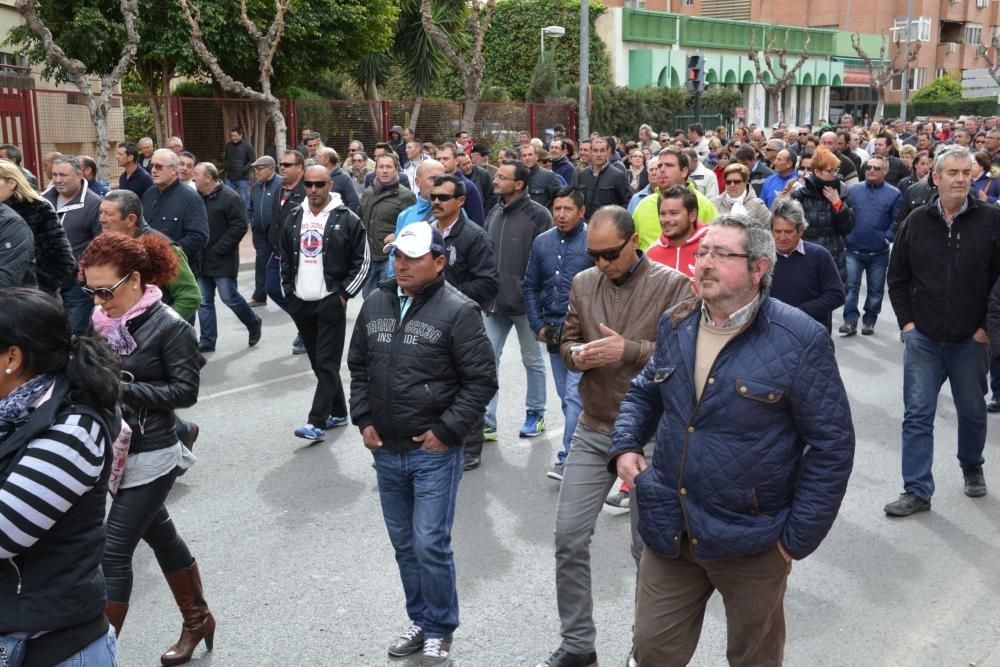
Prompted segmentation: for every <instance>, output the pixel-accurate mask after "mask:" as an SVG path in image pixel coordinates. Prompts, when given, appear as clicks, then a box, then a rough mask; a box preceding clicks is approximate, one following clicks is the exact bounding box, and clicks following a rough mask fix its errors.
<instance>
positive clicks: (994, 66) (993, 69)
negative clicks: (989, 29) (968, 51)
mask: <svg viewBox="0 0 1000 667" xmlns="http://www.w3.org/2000/svg"><path fill="white" fill-rule="evenodd" d="M991 48H992V49H993V55H992V56H991V55H990V49H991ZM998 53H1000V33H997V32H994V33H993V41H992V42H991V45H990V46H986V44H979V45H978V46H977V47H976V55H977V56H979V57H980V58H982V59H983V60H985V61H986V68H987V70H988V71H989V73H990V76H991V77H993V80H994V81H996V82H997V85H998V86H1000V62H997V60H998V59H997V54H998Z"/></svg>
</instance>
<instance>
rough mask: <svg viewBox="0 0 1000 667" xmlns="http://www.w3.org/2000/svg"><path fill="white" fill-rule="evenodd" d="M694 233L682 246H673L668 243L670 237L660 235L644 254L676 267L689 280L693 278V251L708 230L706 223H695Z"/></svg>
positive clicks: (696, 248)
mask: <svg viewBox="0 0 1000 667" xmlns="http://www.w3.org/2000/svg"><path fill="white" fill-rule="evenodd" d="M696 224H697V226H696V227H695V231H694V234H692V235H691V238H689V239H688V240H687V242H686V243H685V244H684V245H682V246H675V245H673V244H672V243H670V239H668V238H667V237H666V236H663V235H662V234H661V235H660V238H658V239H657V240H656V242H655V243H654V244H653V245H651V246H649V248H647V249H646V256H647V257H649V259H650V261H653V262H657V263H659V264H665V265H667V266H669V267H670V268H672V269H677V270H678V271H680V272H681V273H683V274H684V275H686V276H687V277H688V278H691V280H692V281H693V280H694V253H695V251H696V250H698V247H699V246H700V245H701V239H702V237H703V236H705V232H707V231H708V227H707V226H706V225H703V224H701V223H700V222H698V223H696Z"/></svg>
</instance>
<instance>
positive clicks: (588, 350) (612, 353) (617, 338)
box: [573, 324, 625, 370]
mask: <svg viewBox="0 0 1000 667" xmlns="http://www.w3.org/2000/svg"><path fill="white" fill-rule="evenodd" d="M597 326H598V329H599V330H600V332H601V333H602V334H604V338H598V339H597V340H594V341H591V342H589V343H587V344H586V345H584V346H583V352H580V353H579V354H577V355H575V356H574V357H573V358H574V360H577V359H578V360H579V361H578V363H577V366H579V367H580V368H583V369H584V370H586V369H590V368H597V367H598V366H606V365H607V364H613V363H617V362H619V361H621V360H622V356H623V355H624V354H625V338H624V337H623V336H622V335H621V334H619V333H618V332H616V331H614V330H612V329H609V328H608V327H606V326H604V324H598V325H597Z"/></svg>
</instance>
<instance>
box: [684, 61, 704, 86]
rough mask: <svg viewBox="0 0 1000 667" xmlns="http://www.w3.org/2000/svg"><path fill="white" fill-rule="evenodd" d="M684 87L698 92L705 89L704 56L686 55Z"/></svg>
mask: <svg viewBox="0 0 1000 667" xmlns="http://www.w3.org/2000/svg"><path fill="white" fill-rule="evenodd" d="M686 87H687V89H688V90H689V91H690V92H692V93H700V92H701V91H703V90H705V58H704V56H688V60H687V82H686Z"/></svg>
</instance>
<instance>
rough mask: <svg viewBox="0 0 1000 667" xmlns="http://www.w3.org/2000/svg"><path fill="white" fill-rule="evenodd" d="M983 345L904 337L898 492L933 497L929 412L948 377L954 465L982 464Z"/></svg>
mask: <svg viewBox="0 0 1000 667" xmlns="http://www.w3.org/2000/svg"><path fill="white" fill-rule="evenodd" d="M987 347H988V346H987V345H985V344H983V343H977V342H976V341H974V340H972V339H971V338H970V339H968V340H966V341H962V342H960V343H939V342H938V341H936V340H933V339H931V338H928V337H927V336H925V335H924V334H922V333H920V332H919V331H917V330H916V329H913V330H911V331H908V332H907V333H905V334H903V462H902V468H903V488H904V489H905V490H906V491H907V492H909V493H913V494H915V495H917V496H920V497H921V498H925V499H929V498H930V497H931V496H932V495H933V494H934V477H933V475H932V474H931V465H932V463H933V460H934V413H935V411H936V409H937V401H938V393H939V392H940V391H941V385H943V384H944V381H945V379H946V378H947V380H948V382H949V384H950V385H951V394H952V396H953V397H954V400H955V412H956V414H957V415H958V462H959V465H961V467H962V469H963V470H964V469H966V468H972V467H975V466H981V465H982V464H983V447H984V446H985V445H986V402H985V401H984V400H983V397H984V396H985V394H986V367H987V358H988V353H987Z"/></svg>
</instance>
